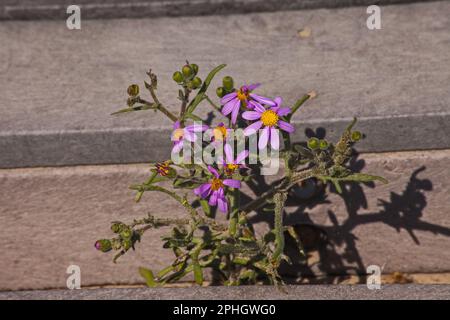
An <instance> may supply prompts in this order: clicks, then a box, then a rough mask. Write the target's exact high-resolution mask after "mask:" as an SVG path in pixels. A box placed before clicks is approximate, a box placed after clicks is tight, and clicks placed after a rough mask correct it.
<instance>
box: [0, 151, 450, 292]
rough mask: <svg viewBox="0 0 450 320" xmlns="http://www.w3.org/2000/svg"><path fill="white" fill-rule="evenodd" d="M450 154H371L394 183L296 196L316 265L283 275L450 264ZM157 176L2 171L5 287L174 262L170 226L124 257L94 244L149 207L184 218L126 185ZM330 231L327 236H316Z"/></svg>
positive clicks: (136, 169)
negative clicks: (72, 272) (167, 241)
mask: <svg viewBox="0 0 450 320" xmlns="http://www.w3.org/2000/svg"><path fill="white" fill-rule="evenodd" d="M449 158H450V150H441V151H426V152H399V153H380V154H378V153H377V154H364V155H361V156H360V157H359V160H358V161H356V162H355V164H354V165H355V168H359V169H361V168H362V167H364V168H363V170H364V171H366V172H371V173H373V174H380V175H383V176H385V177H386V178H387V179H389V181H390V183H389V184H388V185H377V186H376V188H373V186H371V185H367V186H364V187H362V188H360V187H358V186H356V185H352V186H348V187H347V188H345V196H344V197H343V198H341V197H340V196H338V195H336V194H335V193H327V195H326V197H322V196H321V197H318V198H316V199H315V200H314V201H309V202H306V203H298V202H296V201H293V200H291V201H290V202H289V206H288V207H287V215H286V218H285V221H286V223H287V224H291V225H297V227H298V228H300V229H299V230H300V235H301V236H302V237H305V238H304V242H305V246H307V252H308V255H309V264H308V265H305V264H304V263H302V262H301V261H300V260H296V259H295V256H293V260H294V262H295V263H296V264H295V266H294V267H293V268H285V270H284V271H283V272H284V273H285V274H286V275H290V276H298V275H299V274H301V275H309V274H316V275H321V274H322V275H323V274H334V275H342V277H343V278H345V274H348V273H364V272H365V270H366V268H367V266H369V265H371V264H375V265H379V266H383V265H384V270H383V271H384V272H385V273H391V272H394V271H400V272H421V273H427V272H448V271H450V264H449V262H450V251H449V250H448V247H449V246H450V218H449V215H448V212H449V209H450V208H449V203H450V202H449V201H448V200H449V199H448V196H449V194H450V189H449V184H448V181H450V176H449V174H450V172H449V170H448V159H449ZM422 166H425V168H422ZM148 173H149V171H148V166H147V165H142V164H140V165H110V166H77V167H64V168H24V169H4V170H0V190H2V192H1V193H0V203H1V206H0V226H2V232H1V235H0V247H1V248H2V259H0V290H17V289H22V290H23V289H43V288H65V286H66V279H67V277H68V275H67V274H66V269H67V267H68V266H69V265H72V264H74V265H78V266H80V268H81V283H82V285H83V286H92V285H103V284H136V283H141V282H142V280H141V278H140V276H139V275H138V272H137V269H138V267H140V266H145V267H149V268H151V269H153V270H160V269H162V268H163V267H165V266H166V265H167V264H169V263H170V262H171V261H172V254H171V253H170V252H169V251H168V250H165V249H162V247H161V246H162V243H161V241H160V237H161V236H162V235H163V234H165V233H166V232H167V231H168V230H167V229H161V230H157V231H151V232H148V233H146V234H145V236H144V238H143V240H142V242H141V243H140V244H138V250H137V251H136V252H130V253H129V254H127V255H126V256H125V257H123V258H122V259H119V261H118V263H117V264H113V263H112V261H111V260H112V254H101V253H99V252H97V251H96V250H95V249H94V247H93V244H94V242H95V241H96V240H97V239H99V238H102V237H110V236H111V235H112V233H111V232H110V231H109V223H110V222H111V221H114V220H122V221H124V222H131V221H132V220H133V219H134V218H139V217H144V216H145V215H146V214H147V213H148V212H150V213H152V214H154V215H156V216H159V217H165V216H170V217H183V216H185V213H184V212H183V210H182V209H180V207H179V206H178V205H177V203H174V202H173V201H172V200H171V199H168V198H167V197H164V196H162V195H160V194H157V193H151V194H145V195H144V198H143V201H142V202H141V203H139V204H135V203H134V201H133V193H132V192H131V191H130V190H128V189H127V187H128V186H129V185H130V184H133V183H139V182H142V181H145V179H146V177H147V176H148ZM244 191H245V192H246V194H247V195H249V196H251V193H250V192H249V191H248V190H244ZM243 198H244V197H243ZM219 218H222V219H223V217H221V216H219ZM251 221H252V222H253V223H255V224H256V227H257V230H258V232H259V233H261V232H263V231H264V230H266V229H267V228H266V225H267V223H271V219H270V216H268V215H267V214H266V215H265V214H264V213H258V214H256V215H253V216H251ZM311 225H315V226H317V227H311ZM323 234H324V235H326V236H327V237H328V240H327V241H325V242H323V239H322V238H320V239H319V238H317V237H318V236H320V235H323ZM316 238H317V239H316Z"/></svg>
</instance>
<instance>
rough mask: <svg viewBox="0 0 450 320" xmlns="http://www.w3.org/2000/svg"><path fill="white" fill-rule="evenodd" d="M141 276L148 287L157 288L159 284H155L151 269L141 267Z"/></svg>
mask: <svg viewBox="0 0 450 320" xmlns="http://www.w3.org/2000/svg"><path fill="white" fill-rule="evenodd" d="M139 274H140V275H141V276H142V277H143V278H144V279H145V281H146V283H147V286H149V287H156V286H157V283H156V282H155V277H154V276H153V272H152V271H151V270H150V269H146V268H143V267H140V268H139Z"/></svg>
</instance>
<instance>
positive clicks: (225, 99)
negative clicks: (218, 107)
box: [220, 92, 237, 105]
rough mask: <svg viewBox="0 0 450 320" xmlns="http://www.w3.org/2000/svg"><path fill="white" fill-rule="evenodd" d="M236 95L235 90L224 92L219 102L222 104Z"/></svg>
mask: <svg viewBox="0 0 450 320" xmlns="http://www.w3.org/2000/svg"><path fill="white" fill-rule="evenodd" d="M236 97H237V92H232V93H229V94H226V95H225V96H223V97H222V99H220V104H222V105H224V104H226V103H227V102H229V101H231V100H233V99H234V98H236Z"/></svg>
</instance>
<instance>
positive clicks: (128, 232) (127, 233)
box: [120, 228, 133, 239]
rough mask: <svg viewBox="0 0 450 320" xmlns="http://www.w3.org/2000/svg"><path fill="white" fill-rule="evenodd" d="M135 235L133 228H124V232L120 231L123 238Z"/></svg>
mask: <svg viewBox="0 0 450 320" xmlns="http://www.w3.org/2000/svg"><path fill="white" fill-rule="evenodd" d="M132 235H133V231H131V229H128V228H126V229H124V230H122V232H121V233H120V237H121V238H122V239H131V236H132Z"/></svg>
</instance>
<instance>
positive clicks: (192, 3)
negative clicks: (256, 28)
mask: <svg viewBox="0 0 450 320" xmlns="http://www.w3.org/2000/svg"><path fill="white" fill-rule="evenodd" d="M416 1H417V0H378V1H377V4H378V5H388V4H395V3H409V2H416ZM422 1H423V2H426V1H430V0H422ZM72 4H73V1H71V0H3V1H2V3H1V4H0V19H21V20H32V19H58V20H59V19H65V18H67V14H66V8H67V6H69V5H72ZM76 4H77V5H79V6H80V8H81V11H82V14H83V18H85V19H111V18H143V17H145V18H149V17H161V16H192V15H205V14H207V15H210V14H231V13H249V12H264V11H277V10H299V9H316V8H336V7H344V6H355V5H360V6H362V5H366V6H368V5H371V4H373V1H371V0H283V1H280V0H252V1H242V0H169V1H168V0H128V1H124V0H102V1H93V0H78V1H77V2H76Z"/></svg>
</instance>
